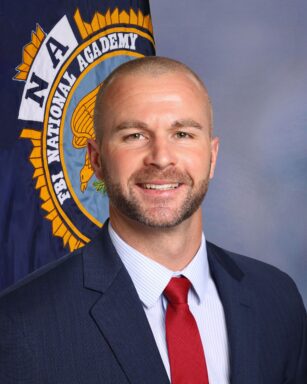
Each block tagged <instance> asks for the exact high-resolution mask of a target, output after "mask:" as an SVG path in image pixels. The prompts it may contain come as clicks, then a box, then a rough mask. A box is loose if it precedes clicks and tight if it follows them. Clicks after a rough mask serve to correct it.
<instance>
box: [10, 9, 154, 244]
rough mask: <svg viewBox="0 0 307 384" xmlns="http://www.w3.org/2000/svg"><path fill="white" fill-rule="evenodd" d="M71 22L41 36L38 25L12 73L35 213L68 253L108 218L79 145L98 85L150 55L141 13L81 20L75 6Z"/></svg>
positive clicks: (89, 132)
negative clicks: (19, 88)
mask: <svg viewBox="0 0 307 384" xmlns="http://www.w3.org/2000/svg"><path fill="white" fill-rule="evenodd" d="M73 20H74V25H72V23H70V22H69V20H68V17H67V16H66V15H64V16H63V17H62V18H61V19H60V20H59V21H58V22H57V24H56V25H55V26H54V27H53V28H52V30H51V31H49V32H48V33H47V32H45V31H44V30H43V28H42V27H41V26H40V25H39V24H37V26H36V30H35V31H33V32H32V38H31V42H30V43H29V44H27V45H26V46H25V47H24V49H23V62H22V64H20V65H19V66H18V67H17V71H18V73H17V75H16V76H15V80H19V81H23V82H25V85H24V90H23V95H22V100H21V104H20V109H19V115H18V119H20V120H23V121H25V122H27V124H26V125H25V128H24V129H23V131H22V133H21V138H23V139H30V140H31V142H32V144H33V150H32V152H31V154H30V157H29V160H30V162H31V163H32V165H33V167H34V173H33V179H34V180H35V188H36V189H37V190H39V193H40V198H41V201H42V204H41V208H42V209H43V210H44V211H45V212H46V216H45V217H46V219H48V220H49V221H50V222H51V223H52V232H53V235H55V236H59V237H61V238H62V239H63V243H64V246H66V247H68V248H69V250H70V251H73V250H74V249H77V248H79V247H82V246H83V245H84V244H85V243H87V242H88V241H90V239H91V238H92V237H93V236H94V234H95V233H96V232H97V228H98V227H101V226H102V223H103V222H104V220H105V219H106V218H107V216H108V201H107V197H106V196H105V195H104V194H103V193H101V189H102V185H101V182H99V180H96V179H95V176H94V174H93V169H92V168H91V165H90V162H89V157H88V153H87V148H86V145H87V140H88V139H89V138H94V137H95V134H94V128H93V111H94V104H95V100H96V95H97V92H98V88H99V85H100V84H101V83H103V81H104V79H105V78H106V77H107V75H108V74H109V73H110V72H111V71H112V70H113V69H115V68H116V67H117V66H118V65H120V64H121V63H123V62H125V61H127V60H133V59H135V58H137V57H142V56H144V55H152V54H154V40H153V35H152V24H151V20H150V16H149V15H144V14H143V13H142V12H141V11H140V10H138V11H137V12H136V11H135V10H133V9H131V10H130V12H129V13H128V12H126V11H119V10H118V9H117V8H116V9H115V10H113V11H110V10H108V11H107V12H106V13H105V14H101V13H99V12H96V13H95V15H94V17H93V19H92V21H91V22H85V21H84V20H83V19H82V15H81V14H80V11H79V10H78V9H77V10H76V12H75V14H74V16H73ZM29 122H33V127H34V126H35V128H33V127H31V126H29ZM37 127H38V128H37Z"/></svg>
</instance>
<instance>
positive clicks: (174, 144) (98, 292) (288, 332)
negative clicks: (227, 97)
mask: <svg viewBox="0 0 307 384" xmlns="http://www.w3.org/2000/svg"><path fill="white" fill-rule="evenodd" d="M95 129H96V141H92V140H91V141H89V144H88V150H89V155H90V159H91V164H92V167H93V169H94V171H95V174H96V176H97V177H98V178H99V179H101V180H103V181H104V183H105V186H106V189H107V192H108V195H109V199H110V220H109V221H108V222H107V223H105V225H104V227H103V229H102V232H101V233H100V234H99V236H98V237H97V238H96V239H94V240H93V241H92V242H91V243H90V244H89V245H87V246H85V247H84V248H83V249H81V250H78V251H77V252H75V253H74V254H72V255H68V256H67V257H64V258H63V259H61V260H60V261H57V262H56V263H53V264H51V265H49V266H47V267H45V268H43V269H42V270H40V271H37V272H35V273H34V274H32V276H30V277H29V278H27V279H26V280H25V281H24V282H22V283H20V284H18V286H17V287H15V288H13V289H10V290H9V291H8V292H6V293H5V294H4V295H2V297H1V299H0V382H1V383H4V384H8V383H56V384H60V383H90V384H92V383H93V384H95V383H142V384H143V383H152V384H163V383H169V382H170V380H171V382H172V383H175V384H177V383H190V384H191V383H200V384H201V383H208V382H210V384H224V383H232V384H281V383H288V384H290V383H292V384H303V383H306V382H307V373H306V369H307V368H306V364H307V349H306V348H307V345H306V312H305V309H304V306H303V303H302V300H301V297H300V295H299V293H298V291H297V289H296V287H295V284H294V283H293V282H292V280H291V279H290V278H289V277H288V276H287V275H285V274H284V273H282V272H280V271H278V270H277V269H275V268H274V267H271V266H269V265H266V264H264V263H261V262H259V261H256V260H252V259H249V258H246V257H243V256H239V255H236V254H233V253H230V252H228V251H225V250H223V249H221V248H219V247H217V246H215V245H213V244H211V243H209V242H206V241H205V239H204V235H203V234H202V218H201V202H202V200H203V198H204V196H205V194H206V191H207V187H208V183H209V180H210V179H211V178H212V177H213V175H214V169H215V164H216V159H217V153H218V144H219V143H218V139H217V138H215V137H214V136H213V131H212V116H211V106H210V100H209V97H208V94H207V90H206V88H205V86H204V85H203V84H202V82H201V81H200V79H199V78H198V77H197V76H196V75H195V74H194V73H193V72H192V71H191V70H190V69H189V68H187V67H186V66H185V65H183V64H181V63H179V62H176V61H174V60H170V59H166V58H158V57H148V58H143V59H138V60H134V61H131V62H128V63H125V64H123V65H122V66H121V67H119V68H118V69H117V70H115V71H114V72H113V73H112V74H111V75H110V76H109V77H108V78H107V79H106V81H105V83H104V85H103V87H102V88H101V90H100V91H99V94H98V97H97V103H96V110H95ZM183 291H184V293H183V294H182V292H183Z"/></svg>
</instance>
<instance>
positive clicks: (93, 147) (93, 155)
mask: <svg viewBox="0 0 307 384" xmlns="http://www.w3.org/2000/svg"><path fill="white" fill-rule="evenodd" d="M87 152H88V156H89V159H90V162H91V165H92V168H93V170H94V173H95V176H96V177H97V179H100V180H103V172H102V166H101V157H100V146H99V144H98V143H97V141H95V140H93V139H88V141H87Z"/></svg>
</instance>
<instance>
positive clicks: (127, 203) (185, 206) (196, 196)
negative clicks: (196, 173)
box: [101, 159, 209, 228]
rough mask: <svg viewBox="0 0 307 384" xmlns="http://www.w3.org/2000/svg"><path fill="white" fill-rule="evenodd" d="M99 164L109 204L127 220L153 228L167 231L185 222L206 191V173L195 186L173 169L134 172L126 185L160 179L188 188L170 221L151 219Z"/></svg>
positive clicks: (145, 169) (161, 217)
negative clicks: (127, 218) (166, 229)
mask: <svg viewBox="0 0 307 384" xmlns="http://www.w3.org/2000/svg"><path fill="white" fill-rule="evenodd" d="M101 160H102V159H101ZM101 164H103V175H104V183H105V185H106V190H107V193H108V196H109V199H110V204H111V205H112V206H113V207H115V208H116V209H117V210H118V211H120V212H121V213H122V214H124V215H125V216H127V217H129V218H130V219H132V220H136V221H137V222H139V223H142V224H145V225H147V226H150V227H153V228H171V227H174V226H176V225H178V224H180V223H182V222H183V221H184V220H186V219H188V218H189V217H190V216H192V215H193V213H195V212H196V211H197V209H198V208H199V207H200V205H201V203H202V201H203V200H204V197H205V195H206V193H207V190H208V184H209V172H208V175H207V177H206V178H205V179H203V180H201V181H200V182H199V183H198V184H197V185H195V184H194V183H193V180H192V178H191V177H190V176H189V175H188V174H184V173H182V172H180V171H178V170H177V169H175V168H172V169H167V170H164V171H161V170H159V169H157V168H156V167H148V168H143V169H141V170H139V171H136V172H134V173H133V174H132V175H131V176H130V178H129V180H128V185H135V184H147V183H148V184H149V183H150V182H151V180H154V179H160V180H167V182H168V183H179V184H185V185H188V186H190V192H189V193H188V194H187V196H186V198H185V200H184V201H183V203H182V204H181V205H180V207H179V208H177V209H176V211H175V214H173V217H172V219H166V218H165V217H163V215H162V214H161V216H159V218H155V217H153V215H150V213H149V212H147V211H146V210H145V209H144V207H143V206H142V204H141V202H140V201H139V200H138V198H137V197H136V196H135V195H134V194H133V193H131V194H130V196H127V194H125V193H124V191H123V189H122V187H121V185H120V184H119V183H114V182H113V181H112V177H111V176H110V173H109V172H108V169H107V167H106V166H105V162H103V161H101ZM157 203H158V204H159V207H163V205H164V204H166V201H165V202H163V199H161V198H157Z"/></svg>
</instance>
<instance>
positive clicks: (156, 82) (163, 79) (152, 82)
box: [104, 72, 208, 103]
mask: <svg viewBox="0 0 307 384" xmlns="http://www.w3.org/2000/svg"><path fill="white" fill-rule="evenodd" d="M138 93H140V94H141V93H142V94H149V95H151V96H152V97H154V96H155V95H157V96H158V97H159V96H161V95H162V96H163V95H166V94H174V95H175V94H178V95H186V96H187V97H190V98H194V97H195V98H197V99H199V98H200V102H202V103H203V102H204V100H206V101H208V94H207V91H206V89H205V88H204V86H202V85H201V84H200V82H199V81H198V80H197V79H196V78H195V77H194V76H193V75H192V74H189V73H185V72H167V73H163V74H154V73H153V74H151V73H135V74H125V75H119V76H117V77H115V78H114V79H113V80H112V81H111V82H110V83H109V84H108V87H107V89H106V90H105V95H104V102H108V100H109V99H113V101H114V99H117V98H118V97H133V96H134V95H136V96H137V95H138Z"/></svg>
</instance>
